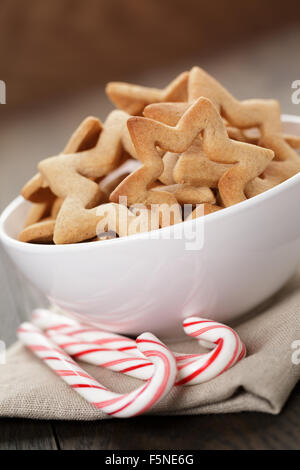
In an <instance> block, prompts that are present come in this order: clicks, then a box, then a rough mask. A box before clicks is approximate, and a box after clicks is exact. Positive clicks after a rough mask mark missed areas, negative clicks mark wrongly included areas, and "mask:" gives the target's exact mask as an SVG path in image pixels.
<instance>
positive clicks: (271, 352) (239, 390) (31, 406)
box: [0, 271, 300, 420]
mask: <svg viewBox="0 0 300 470" xmlns="http://www.w3.org/2000/svg"><path fill="white" fill-rule="evenodd" d="M299 311H300V271H299V272H298V273H297V275H296V276H295V277H294V278H293V279H292V280H291V281H290V282H289V283H288V284H287V285H286V286H285V287H284V288H283V289H282V290H281V291H280V292H279V293H277V294H276V295H275V296H274V297H273V298H272V299H271V300H270V301H269V302H267V303H265V305H264V306H261V307H260V308H259V309H257V310H256V311H255V312H253V313H252V314H251V315H248V316H247V318H246V317H245V318H244V320H243V321H242V322H241V323H240V324H239V325H238V326H236V330H237V332H238V333H239V335H240V336H241V338H242V339H243V340H244V341H245V343H246V346H247V350H248V354H247V357H246V358H245V359H244V360H242V361H241V362H240V363H238V364H237V365H236V366H234V367H233V368H232V369H230V370H228V371H226V372H225V373H224V374H223V375H221V376H219V377H217V378H216V379H214V380H212V381H211V382H208V383H205V384H200V385H194V386H190V387H175V388H173V389H172V391H171V392H170V393H169V395H168V396H166V397H165V398H164V399H163V401H161V402H160V403H158V404H157V405H156V406H155V407H154V408H153V409H152V410H151V411H150V413H152V414H164V415H172V414H173V415H174V414H177V415H180V414H204V413H229V412H238V411H261V412H267V413H272V414H277V413H279V412H280V410H281V409H282V407H283V405H284V403H285V401H286V400H287V398H288V396H289V394H290V393H291V391H292V389H293V387H294V386H295V384H296V383H297V381H298V380H299V378H300V364H299V365H297V364H296V363H297V362H298V361H297V358H300V351H299V352H297V349H293V347H292V343H293V342H295V341H299V340H300V316H299ZM197 348H198V347H197V345H196V344H195V342H193V343H191V342H190V341H188V342H183V343H181V344H179V345H178V344H176V350H177V351H193V350H194V351H195V352H196V351H197ZM174 349H175V348H174ZM299 349H300V348H299V346H298V350H299ZM295 359H296V360H295ZM81 365H82V366H83V367H84V368H85V369H86V370H87V371H88V372H89V373H90V374H92V375H93V376H94V377H95V378H97V379H98V380H99V381H100V382H101V383H103V385H106V386H107V387H109V388H111V389H112V390H114V391H116V392H123V393H124V392H126V391H129V390H132V389H134V388H135V387H137V386H139V385H140V382H139V381H138V380H135V379H132V378H129V377H126V376H124V375H122V374H118V373H114V372H110V371H108V370H104V369H101V368H97V367H95V366H88V365H86V364H83V363H81ZM0 416H6V417H7V416H11V417H26V418H36V419H65V420H72V419H73V420H96V419H103V418H106V416H105V415H104V413H102V412H100V411H99V410H96V409H95V408H94V407H93V406H92V405H90V404H89V403H87V402H86V401H85V400H84V399H83V398H81V397H80V396H79V395H77V393H76V392H74V391H73V390H71V389H70V388H69V387H68V385H67V384H65V383H64V382H62V380H61V379H60V378H59V377H57V376H56V375H55V374H54V373H53V372H52V371H51V370H50V369H48V368H47V366H46V365H44V364H43V363H41V362H40V361H39V360H38V359H37V358H35V357H34V356H33V354H32V353H31V352H29V351H27V350H26V349H25V348H23V346H22V345H21V344H19V343H16V344H15V345H14V346H13V347H12V348H11V349H10V350H9V351H8V354H7V363H6V364H5V365H0Z"/></svg>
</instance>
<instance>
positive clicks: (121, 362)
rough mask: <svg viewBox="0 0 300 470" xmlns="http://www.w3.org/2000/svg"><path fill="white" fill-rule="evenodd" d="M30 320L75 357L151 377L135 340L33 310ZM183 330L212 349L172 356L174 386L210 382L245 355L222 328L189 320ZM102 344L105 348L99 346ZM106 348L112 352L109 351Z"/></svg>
mask: <svg viewBox="0 0 300 470" xmlns="http://www.w3.org/2000/svg"><path fill="white" fill-rule="evenodd" d="M68 320H69V319H68ZM34 321H35V323H37V324H38V326H40V327H42V328H44V329H45V332H46V334H47V335H49V336H50V337H51V339H52V340H53V341H54V342H55V343H56V344H58V345H59V346H60V347H61V348H63V349H64V350H65V351H66V352H67V353H68V354H70V355H71V356H73V357H75V358H78V359H80V360H83V361H85V362H87V363H90V364H94V365H98V366H102V367H107V368H109V369H112V370H115V371H118V372H122V373H124V374H127V375H130V376H133V377H136V378H139V379H141V380H147V379H149V378H150V377H151V376H152V374H153V365H152V363H151V362H149V361H147V360H146V359H145V358H144V357H142V355H140V353H139V351H138V349H137V348H136V343H135V341H133V340H131V339H129V338H126V337H124V336H121V335H115V334H112V333H107V332H103V331H101V330H95V329H92V328H90V329H89V327H86V326H83V325H80V324H79V323H77V322H76V321H75V323H76V325H73V326H71V327H69V326H68V325H66V324H65V323H64V321H65V320H64V317H62V316H61V315H55V314H52V313H51V312H49V311H47V310H41V309H39V310H36V311H35V315H34ZM72 321H73V320H72ZM73 323H74V321H73ZM183 327H184V331H185V333H186V334H187V335H189V336H191V337H193V338H195V339H198V342H199V343H200V344H201V345H202V346H205V347H207V348H209V349H212V348H213V351H210V352H208V353H204V354H182V353H173V354H174V355H175V357H176V361H177V367H178V376H177V381H176V384H177V385H195V384H199V383H203V382H206V381H208V380H211V379H213V378H214V377H216V376H217V375H220V374H221V373H222V372H225V370H227V369H228V368H229V367H232V366H233V365H234V364H235V363H236V362H238V361H239V360H240V359H242V358H243V357H244V356H245V353H246V349H245V345H244V344H243V342H242V341H241V340H240V338H239V337H238V335H237V334H236V332H235V331H234V330H232V329H231V328H229V327H228V326H226V325H222V324H221V323H217V322H215V321H213V320H205V319H201V318H199V317H192V318H188V319H186V320H185V321H184V322H183ZM126 341H128V343H126ZM103 344H104V345H105V347H106V348H102V347H101V345H103ZM124 344H125V345H126V346H125V347H124ZM99 345H100V346H99ZM108 348H115V349H114V350H113V351H111V352H110V351H109V349H108Z"/></svg>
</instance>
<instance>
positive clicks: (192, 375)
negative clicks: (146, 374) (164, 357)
mask: <svg viewBox="0 0 300 470" xmlns="http://www.w3.org/2000/svg"><path fill="white" fill-rule="evenodd" d="M183 329H184V331H185V333H186V334H187V335H189V336H191V337H193V338H196V339H197V340H198V342H199V343H200V344H201V345H203V346H205V347H209V348H213V349H212V351H211V352H209V353H206V354H203V355H201V356H199V357H194V358H192V359H190V360H189V359H187V360H184V361H183V364H178V366H177V367H178V376H177V380H176V385H187V384H188V385H195V384H199V383H203V382H207V381H208V380H211V379H213V378H215V377H217V376H218V375H220V374H222V373H223V372H225V371H226V370H227V369H229V368H230V367H232V366H233V365H234V364H236V363H237V362H238V361H239V360H241V359H242V358H243V357H244V356H245V354H246V348H245V345H244V343H243V342H242V341H241V340H240V338H239V337H238V335H237V334H236V332H235V331H234V330H233V329H232V328H229V326H226V325H222V324H221V323H217V322H214V321H213V320H205V319H203V318H199V317H190V318H187V319H186V320H184V322H183Z"/></svg>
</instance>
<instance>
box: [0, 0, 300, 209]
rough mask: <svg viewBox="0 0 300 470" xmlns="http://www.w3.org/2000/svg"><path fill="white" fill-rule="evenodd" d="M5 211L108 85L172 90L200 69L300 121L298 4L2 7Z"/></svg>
mask: <svg viewBox="0 0 300 470" xmlns="http://www.w3.org/2000/svg"><path fill="white" fill-rule="evenodd" d="M0 58H1V60H0V79H1V80H4V81H5V82H6V86H7V104H6V105H0V170H1V171H0V209H3V207H4V206H5V205H6V204H7V203H8V202H9V201H10V200H11V199H12V198H13V197H15V196H16V195H17V194H18V193H19V190H20V188H21V187H22V185H23V183H24V182H25V181H26V180H27V179H28V178H29V177H31V175H33V174H34V172H35V167H36V164H37V162H38V161H39V160H40V159H42V158H45V157H47V156H51V155H54V154H56V153H57V152H59V151H60V150H61V149H62V148H63V146H64V144H65V142H66V141H67V139H68V137H69V135H70V134H71V132H72V131H73V130H74V128H75V126H77V125H78V123H79V122H80V121H81V119H83V118H84V117H85V116H86V115H88V114H94V115H96V116H99V117H100V118H104V117H105V115H106V114H107V112H108V111H109V110H110V109H111V105H110V103H109V101H108V99H107V98H106V96H105V93H104V86H105V83H106V82H107V81H109V80H126V81H132V82H136V83H140V84H144V85H151V86H158V87H160V86H165V85H166V84H167V83H168V82H169V81H170V80H171V79H172V78H173V77H175V76H176V74H178V73H179V72H181V71H183V70H185V69H188V68H190V67H191V66H192V65H194V64H197V65H200V66H202V67H204V68H206V69H207V70H208V71H209V72H211V73H212V74H214V75H215V76H216V77H217V78H218V79H220V80H221V81H222V82H223V83H224V84H225V85H226V86H227V87H228V88H229V89H230V90H231V91H232V92H233V93H234V94H235V95H236V96H238V97H240V98H250V97H275V98H277V99H279V100H280V102H281V104H282V109H283V111H284V112H289V113H295V114H297V113H298V114H300V105H298V106H297V105H293V104H292V102H291V83H292V82H293V81H294V80H296V79H300V2H299V0H285V1H284V2H283V1H282V0H281V1H278V0H251V1H249V2H241V1H240V0H211V1H210V2H207V1H206V0H26V2H24V1H23V0H0Z"/></svg>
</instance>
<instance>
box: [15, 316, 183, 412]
mask: <svg viewBox="0 0 300 470" xmlns="http://www.w3.org/2000/svg"><path fill="white" fill-rule="evenodd" d="M18 337H19V339H20V340H21V341H22V342H23V343H24V344H25V345H26V346H27V347H28V348H29V349H30V350H31V351H32V352H33V353H34V354H35V355H36V356H38V357H39V358H40V359H42V360H43V361H44V362H45V363H46V364H47V365H48V366H49V367H50V368H51V369H52V370H54V371H55V372H56V374H57V375H59V376H60V377H61V378H62V379H63V380H64V381H65V382H66V383H67V384H69V385H70V387H71V388H72V389H74V390H75V391H76V392H77V393H79V394H80V395H81V396H82V397H83V398H85V400H87V401H88V402H89V403H92V404H93V405H94V406H95V407H96V408H98V409H100V410H102V411H104V412H105V413H106V414H108V415H111V416H115V417H119V418H128V417H130V416H136V415H139V414H143V413H145V412H146V411H148V410H149V409H150V408H152V406H154V405H155V404H156V403H157V402H159V401H160V400H161V399H162V398H163V397H164V396H165V395H166V394H167V393H168V392H169V391H170V389H171V388H172V387H173V385H174V382H175V378H176V374H177V368H176V361H175V358H174V356H173V354H172V353H171V352H170V351H169V349H168V348H167V347H166V346H165V345H164V344H163V343H161V342H160V341H159V340H158V339H157V338H156V337H155V336H153V335H152V334H151V333H144V334H142V335H141V336H139V337H138V338H137V344H138V349H139V351H140V352H141V353H142V354H143V355H144V356H145V357H146V358H147V359H148V360H150V361H151V362H152V363H153V366H154V367H153V368H154V371H153V376H152V377H151V379H150V380H148V381H147V382H146V383H145V384H143V385H142V386H141V387H139V388H138V389H136V390H134V391H133V392H130V393H126V394H118V393H114V392H112V391H110V390H108V389H107V388H106V387H104V386H103V385H101V384H100V383H99V382H98V381H97V380H95V379H94V378H93V377H92V376H90V375H89V374H87V373H86V372H85V371H84V370H83V369H81V367H79V365H78V364H76V362H74V361H73V360H72V359H71V357H70V356H68V355H67V354H66V353H65V352H64V351H63V350H62V349H60V348H59V347H58V346H57V345H55V344H54V343H53V342H52V341H51V340H50V339H49V338H48V337H47V336H45V334H44V333H42V331H41V330H40V329H38V328H37V327H36V326H35V325H33V324H31V323H23V324H22V325H21V326H20V328H19V329H18Z"/></svg>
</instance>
